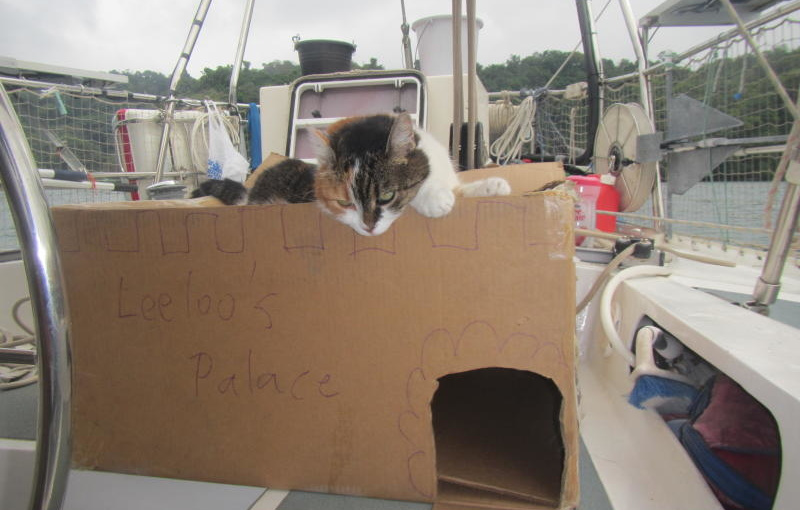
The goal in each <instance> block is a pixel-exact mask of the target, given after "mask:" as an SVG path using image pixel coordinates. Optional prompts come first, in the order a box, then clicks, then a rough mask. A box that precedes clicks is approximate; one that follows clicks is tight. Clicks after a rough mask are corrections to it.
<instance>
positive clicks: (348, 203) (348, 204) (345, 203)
mask: <svg viewBox="0 0 800 510" xmlns="http://www.w3.org/2000/svg"><path fill="white" fill-rule="evenodd" d="M336 203H337V204H339V205H340V206H342V207H353V202H351V201H349V200H337V201H336Z"/></svg>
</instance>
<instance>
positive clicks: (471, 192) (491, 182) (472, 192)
mask: <svg viewBox="0 0 800 510" xmlns="http://www.w3.org/2000/svg"><path fill="white" fill-rule="evenodd" d="M458 189H459V192H460V194H461V196H464V197H498V196H504V195H510V194H511V186H510V185H509V184H508V181H507V180H505V179H503V178H502V177H488V178H486V179H481V180H479V181H474V182H467V183H464V184H461V185H460V186H459V187H458Z"/></svg>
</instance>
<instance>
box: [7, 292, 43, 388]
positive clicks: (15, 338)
mask: <svg viewBox="0 0 800 510" xmlns="http://www.w3.org/2000/svg"><path fill="white" fill-rule="evenodd" d="M30 300H31V298H29V297H25V298H21V299H19V300H17V302H16V303H14V306H13V308H12V309H11V315H12V317H13V318H14V322H15V323H16V324H17V326H19V328H20V329H22V330H23V331H24V332H25V334H24V335H16V334H13V333H12V332H10V331H8V330H6V329H4V328H2V327H0V347H2V348H5V349H20V350H25V351H35V350H36V337H35V334H34V331H33V329H32V328H30V327H29V326H28V325H26V324H25V322H24V321H23V320H22V319H21V318H20V316H19V310H20V308H21V307H22V305H23V304H25V303H27V302H29V301H30ZM38 380H39V375H38V372H37V371H36V365H20V364H16V363H3V364H0V390H10V389H14V388H20V387H22V386H27V385H28V384H32V383H35V382H36V381H38Z"/></svg>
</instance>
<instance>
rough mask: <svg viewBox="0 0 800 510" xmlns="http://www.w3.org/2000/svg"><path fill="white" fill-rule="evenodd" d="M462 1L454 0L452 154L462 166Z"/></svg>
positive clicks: (458, 164) (457, 163)
mask: <svg viewBox="0 0 800 510" xmlns="http://www.w3.org/2000/svg"><path fill="white" fill-rule="evenodd" d="M461 1H462V0H453V135H452V137H451V138H452V139H453V148H452V151H451V152H452V156H453V160H454V161H455V163H456V165H457V166H458V168H460V166H461V125H462V124H463V123H464V70H463V69H462V66H461Z"/></svg>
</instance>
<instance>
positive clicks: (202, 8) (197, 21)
mask: <svg viewBox="0 0 800 510" xmlns="http://www.w3.org/2000/svg"><path fill="white" fill-rule="evenodd" d="M210 5H211V0H200V5H199V6H198V7H197V13H196V14H195V15H194V20H192V26H191V27H189V35H188V36H187V37H186V43H185V44H184V45H183V51H182V52H181V56H180V57H178V62H177V63H176V64H175V69H174V70H173V71H172V79H171V80H170V82H169V98H168V99H167V107H166V109H165V111H164V119H163V121H164V129H163V130H162V131H161V144H160V145H159V147H158V159H157V160H156V177H155V179H153V182H154V183H155V184H154V185H157V184H158V183H159V182H161V179H162V176H163V172H164V163H165V162H166V159H167V147H169V132H170V130H171V129H172V115H173V113H174V112H175V92H176V91H177V89H178V83H180V80H181V76H182V75H183V72H184V71H185V70H186V64H188V63H189V57H190V56H191V55H192V50H194V45H195V43H196V42H197V36H198V35H200V29H201V28H203V21H204V20H205V19H206V13H208V8H209V6H210Z"/></svg>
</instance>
